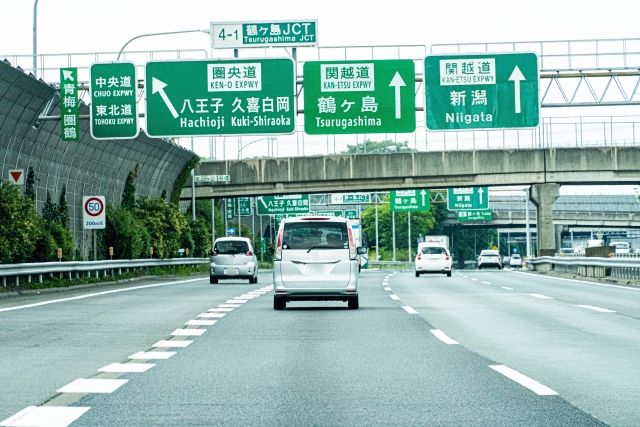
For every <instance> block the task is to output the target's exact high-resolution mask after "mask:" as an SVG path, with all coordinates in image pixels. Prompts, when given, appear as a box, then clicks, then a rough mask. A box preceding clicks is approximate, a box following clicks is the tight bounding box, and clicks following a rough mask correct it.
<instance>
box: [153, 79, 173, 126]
mask: <svg viewBox="0 0 640 427" xmlns="http://www.w3.org/2000/svg"><path fill="white" fill-rule="evenodd" d="M165 87H167V84H166V83H164V82H161V81H160V80H158V79H156V78H155V77H152V78H151V93H152V94H154V93H158V92H159V93H160V96H161V97H162V100H163V101H164V103H165V104H167V108H168V109H169V111H171V115H172V116H173V118H174V119H177V118H178V112H177V111H176V109H175V108H174V107H173V104H171V101H169V97H168V96H167V94H166V93H164V88H165Z"/></svg>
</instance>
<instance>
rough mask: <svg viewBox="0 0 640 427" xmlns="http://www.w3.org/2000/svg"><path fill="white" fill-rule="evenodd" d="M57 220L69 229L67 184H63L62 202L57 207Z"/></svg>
mask: <svg viewBox="0 0 640 427" xmlns="http://www.w3.org/2000/svg"><path fill="white" fill-rule="evenodd" d="M56 216H57V218H56V220H57V221H58V222H59V223H60V224H62V225H64V226H65V227H69V206H68V205H67V184H62V191H60V200H59V202H58V206H57V215H56Z"/></svg>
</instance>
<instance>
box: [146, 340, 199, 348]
mask: <svg viewBox="0 0 640 427" xmlns="http://www.w3.org/2000/svg"><path fill="white" fill-rule="evenodd" d="M192 342H193V341H189V340H168V341H165V340H160V341H158V342H157V343H155V344H154V345H152V346H151V347H159V348H171V347H180V348H184V347H186V346H188V345H189V344H191V343H192Z"/></svg>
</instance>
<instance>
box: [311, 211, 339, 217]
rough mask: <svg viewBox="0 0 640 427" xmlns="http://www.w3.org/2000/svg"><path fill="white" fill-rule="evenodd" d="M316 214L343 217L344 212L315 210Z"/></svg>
mask: <svg viewBox="0 0 640 427" xmlns="http://www.w3.org/2000/svg"><path fill="white" fill-rule="evenodd" d="M316 216H336V217H343V216H344V212H342V211H317V212H316Z"/></svg>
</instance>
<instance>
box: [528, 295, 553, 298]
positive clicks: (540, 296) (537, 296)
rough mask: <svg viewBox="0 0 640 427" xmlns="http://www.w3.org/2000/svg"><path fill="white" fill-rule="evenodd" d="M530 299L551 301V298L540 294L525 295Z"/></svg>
mask: <svg viewBox="0 0 640 427" xmlns="http://www.w3.org/2000/svg"><path fill="white" fill-rule="evenodd" d="M527 295H529V296H530V297H534V298H540V299H553V298H551V297H548V296H546V295H542V294H527Z"/></svg>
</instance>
